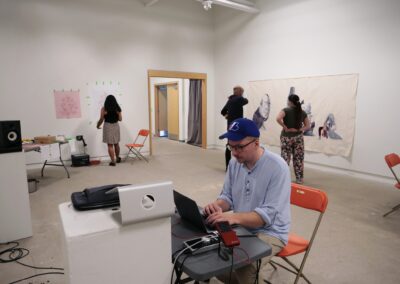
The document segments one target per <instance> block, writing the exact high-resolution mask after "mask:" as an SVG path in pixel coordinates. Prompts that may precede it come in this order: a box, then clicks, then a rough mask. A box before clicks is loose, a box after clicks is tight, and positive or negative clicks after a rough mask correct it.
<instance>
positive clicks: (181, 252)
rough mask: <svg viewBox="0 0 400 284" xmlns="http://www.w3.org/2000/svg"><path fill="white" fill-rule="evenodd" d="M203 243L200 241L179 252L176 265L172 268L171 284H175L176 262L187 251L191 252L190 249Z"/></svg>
mask: <svg viewBox="0 0 400 284" xmlns="http://www.w3.org/2000/svg"><path fill="white" fill-rule="evenodd" d="M202 242H203V240H200V241H198V242H196V243H194V244H192V245H191V246H188V247H186V248H183V249H182V250H180V251H179V253H178V255H177V256H176V257H175V260H174V265H173V266H172V273H171V284H172V283H173V280H174V271H175V266H176V262H177V261H178V259H179V258H180V257H181V255H182V254H183V253H184V252H185V251H187V250H189V249H193V247H195V246H196V245H198V244H201V243H202ZM196 250H197V249H196ZM175 253H176V252H175ZM175 253H174V254H175Z"/></svg>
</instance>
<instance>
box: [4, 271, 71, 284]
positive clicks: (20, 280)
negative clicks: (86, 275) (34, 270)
mask: <svg viewBox="0 0 400 284" xmlns="http://www.w3.org/2000/svg"><path fill="white" fill-rule="evenodd" d="M54 274H64V272H45V273H38V274H35V275H32V276H29V277H26V278H23V279H19V280H16V281H13V282H10V283H9V284H14V283H18V282H22V281H24V280H28V279H31V278H34V277H38V276H42V275H54Z"/></svg>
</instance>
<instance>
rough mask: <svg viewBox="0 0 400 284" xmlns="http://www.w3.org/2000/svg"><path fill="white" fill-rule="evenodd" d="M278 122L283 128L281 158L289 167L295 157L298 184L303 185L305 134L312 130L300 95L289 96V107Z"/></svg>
mask: <svg viewBox="0 0 400 284" xmlns="http://www.w3.org/2000/svg"><path fill="white" fill-rule="evenodd" d="M276 121H277V122H278V123H279V125H280V126H282V132H281V156H282V158H283V159H284V160H285V161H286V162H287V163H288V165H289V164H290V159H291V155H293V168H294V173H295V176H296V183H298V184H302V183H303V175H304V174H303V172H304V138H303V133H304V132H305V131H307V130H308V129H310V126H311V124H310V120H309V119H308V117H307V113H306V112H305V111H304V110H303V109H302V108H301V102H300V98H299V96H298V95H296V94H291V95H289V97H288V102H287V107H286V108H284V109H283V110H281V111H280V112H279V114H278V116H277V118H276Z"/></svg>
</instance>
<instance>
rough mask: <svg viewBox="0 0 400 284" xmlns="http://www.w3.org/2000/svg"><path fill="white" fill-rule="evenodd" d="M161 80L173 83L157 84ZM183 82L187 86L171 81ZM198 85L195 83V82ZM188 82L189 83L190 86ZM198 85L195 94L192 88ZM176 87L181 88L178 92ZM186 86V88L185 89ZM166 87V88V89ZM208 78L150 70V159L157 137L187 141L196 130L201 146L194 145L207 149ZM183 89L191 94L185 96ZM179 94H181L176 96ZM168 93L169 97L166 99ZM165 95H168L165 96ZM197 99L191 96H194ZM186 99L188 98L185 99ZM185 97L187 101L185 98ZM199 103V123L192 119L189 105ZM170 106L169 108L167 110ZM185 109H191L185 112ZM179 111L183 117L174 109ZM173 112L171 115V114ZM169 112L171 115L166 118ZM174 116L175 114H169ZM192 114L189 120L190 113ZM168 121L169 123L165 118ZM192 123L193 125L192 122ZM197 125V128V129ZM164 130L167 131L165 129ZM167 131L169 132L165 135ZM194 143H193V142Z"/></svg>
mask: <svg viewBox="0 0 400 284" xmlns="http://www.w3.org/2000/svg"><path fill="white" fill-rule="evenodd" d="M159 79H164V81H168V79H169V81H170V82H168V83H166V82H162V83H159V82H158V83H156V84H155V83H154V82H155V81H157V80H159ZM173 79H176V80H175V81H181V82H184V83H180V82H179V84H177V83H178V82H171V80H173ZM194 81H195V82H194ZM186 82H188V83H186ZM193 82H194V83H196V84H197V88H196V89H197V91H196V92H193V90H192V88H190V87H189V84H190V85H192V83H193ZM176 84H177V85H178V88H176V87H175V86H176ZM183 84H184V85H185V86H186V88H184V87H183ZM163 86H164V87H163ZM206 86H207V74H204V73H192V72H190V73H189V72H175V71H160V70H149V71H148V103H149V129H150V133H151V135H150V137H149V138H150V139H149V145H150V155H152V153H153V136H156V137H157V136H164V137H165V135H168V138H170V139H172V140H179V141H182V142H183V141H184V142H186V141H187V137H186V135H187V134H185V133H187V132H188V130H189V133H192V132H193V131H192V130H193V129H195V130H196V131H197V134H198V136H197V137H198V138H199V139H198V140H197V141H200V142H199V143H196V144H193V145H198V146H201V147H202V148H206V147H207V88H206ZM183 89H187V94H185V95H182V94H181V92H184V91H183ZM174 91H177V92H178V93H179V94H178V95H176V92H175V94H174ZM165 92H167V95H165ZM168 92H170V93H171V94H172V95H171V100H170V103H168ZM163 93H164V94H163ZM194 93H195V95H190V94H194ZM185 96H186V97H185ZM183 97H185V98H183ZM193 98H196V99H197V103H196V110H197V114H196V115H197V116H196V117H195V119H193V117H191V116H190V114H192V113H193V112H190V110H189V109H190V107H193V106H192V105H191V106H190V107H189V103H190V102H189V101H190V100H193ZM165 105H167V108H165ZM185 107H186V108H187V109H185ZM176 108H179V113H178V115H176V114H177V113H176V111H174V109H176ZM170 109H171V111H169V110H170ZM165 110H166V111H167V114H165ZM169 112H171V114H168V113H169ZM187 112H189V117H190V118H189V119H187V118H188V113H187ZM165 117H166V118H167V119H166V121H165V119H163V118H165ZM188 120H189V122H188ZM193 125H195V128H193V127H194V126H193ZM163 128H164V129H163ZM165 128H166V131H165ZM189 143H190V142H189ZM191 144H192V143H191Z"/></svg>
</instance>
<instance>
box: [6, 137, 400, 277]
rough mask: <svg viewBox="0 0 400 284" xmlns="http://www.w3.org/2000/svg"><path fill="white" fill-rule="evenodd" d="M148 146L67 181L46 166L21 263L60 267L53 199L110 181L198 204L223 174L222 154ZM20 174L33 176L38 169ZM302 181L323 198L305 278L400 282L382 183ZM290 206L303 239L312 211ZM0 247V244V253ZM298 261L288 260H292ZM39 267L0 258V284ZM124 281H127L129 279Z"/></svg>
mask: <svg viewBox="0 0 400 284" xmlns="http://www.w3.org/2000/svg"><path fill="white" fill-rule="evenodd" d="M154 150H155V151H154V153H155V154H154V156H152V157H151V159H150V162H149V163H146V162H140V161H132V160H130V161H128V162H125V163H122V164H118V165H117V166H116V167H109V166H108V163H106V162H105V163H103V164H101V165H98V166H92V167H82V168H70V172H71V178H70V179H67V178H66V176H65V172H64V171H63V170H62V169H61V168H55V167H54V168H48V169H46V172H45V174H46V176H45V177H44V178H42V179H40V184H39V190H38V191H37V192H35V193H32V194H30V203H31V209H32V224H33V237H31V238H27V239H24V240H20V241H19V242H20V246H21V247H24V248H28V249H29V250H30V254H29V256H27V257H26V258H24V259H23V260H22V262H24V263H27V264H30V265H35V266H47V267H48V266H53V267H63V266H64V264H63V262H62V256H61V247H60V245H61V227H60V221H59V213H58V204H60V203H63V202H66V201H69V200H70V194H71V193H72V192H74V191H81V190H83V189H84V188H86V187H92V186H96V185H103V184H110V183H145V182H155V181H162V180H172V181H173V183H174V185H175V187H176V189H178V190H179V191H181V192H183V193H185V194H187V195H188V196H191V197H192V198H193V199H195V200H197V202H198V203H199V204H200V205H205V204H206V203H208V202H210V201H212V200H214V199H215V198H216V197H217V196H218V193H219V192H220V189H221V187H222V184H223V180H224V174H225V171H224V169H225V166H224V154H223V152H222V151H218V150H203V149H200V148H197V147H193V146H189V145H185V144H183V143H178V142H172V141H168V140H157V141H155V143H154ZM28 173H29V174H30V175H33V176H37V177H39V176H40V170H39V169H34V170H29V171H28ZM305 184H306V185H309V186H313V187H316V188H320V189H322V190H324V191H326V192H327V194H328V197H329V205H328V210H327V212H326V214H325V216H324V218H323V220H322V224H321V227H320V230H319V232H318V235H317V238H316V240H315V243H314V245H313V249H312V250H311V253H310V255H309V258H308V260H307V263H306V266H305V269H304V272H305V274H306V275H307V276H308V278H309V279H310V280H311V281H312V282H313V283H400V270H399V267H400V257H399V256H400V212H396V213H394V214H392V215H389V216H388V217H386V218H382V216H381V215H382V214H383V213H384V212H386V211H388V210H389V209H390V208H391V207H393V206H394V205H396V204H397V203H399V202H400V194H399V192H398V191H396V190H395V189H394V187H393V186H391V185H388V184H382V183H377V182H371V181H366V180H362V179H358V178H354V177H350V176H343V175H336V174H331V173H326V172H323V171H317V170H311V169H307V168H306V170H305ZM292 210H293V211H292V219H293V220H292V230H293V231H295V232H296V233H298V234H300V235H303V236H305V237H308V236H309V235H310V232H311V229H312V226H313V225H314V221H315V220H316V219H315V218H316V217H317V215H316V214H314V213H311V214H310V213H309V212H305V210H302V209H299V208H292ZM5 248H6V246H5V245H0V251H1V250H3V249H5ZM298 259H299V258H298V257H294V258H293V260H294V261H295V262H296V261H298ZM42 272H43V271H40V270H34V269H31V268H27V267H23V266H21V265H19V264H17V263H6V264H1V263H0V283H10V282H12V281H15V280H18V279H21V278H25V277H28V276H30V275H33V274H35V273H42ZM269 272H270V274H269V276H268V278H269V280H270V281H271V282H272V283H274V284H275V283H276V284H277V283H290V282H292V281H293V278H292V275H291V274H290V273H288V272H286V271H284V270H282V269H279V270H277V271H273V270H272V268H271V269H270V270H269ZM19 283H46V284H47V283H60V284H61V283H66V281H65V279H64V276H63V275H46V276H41V277H38V278H33V279H31V280H26V281H23V282H19ZM131 283H135V282H134V278H132V282H131ZM212 283H217V281H216V280H212ZM300 283H305V282H302V281H300ZM135 284H142V283H135ZM143 284H145V283H143Z"/></svg>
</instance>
